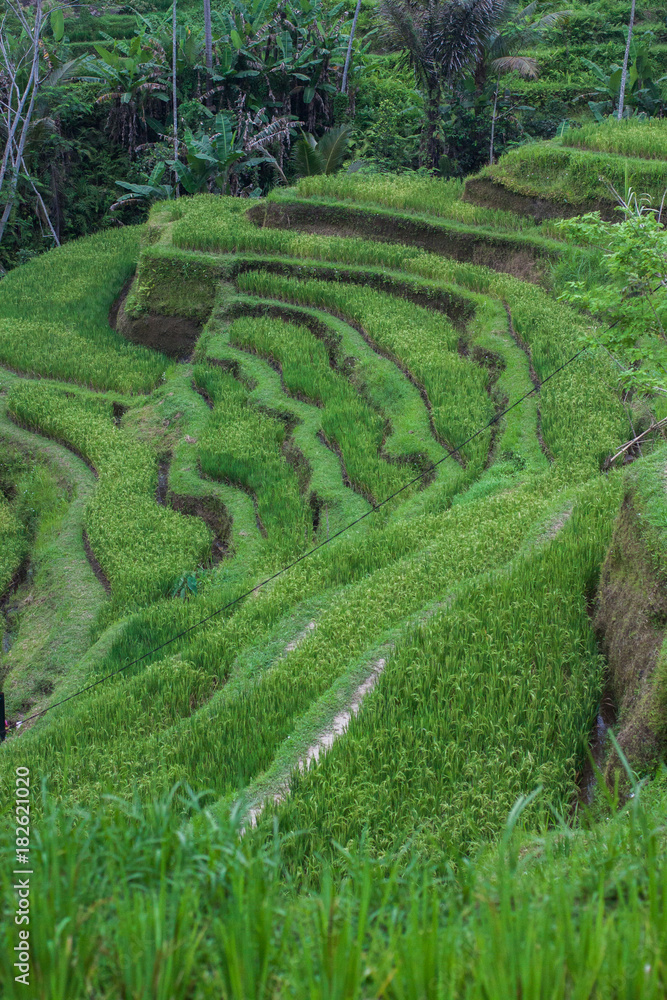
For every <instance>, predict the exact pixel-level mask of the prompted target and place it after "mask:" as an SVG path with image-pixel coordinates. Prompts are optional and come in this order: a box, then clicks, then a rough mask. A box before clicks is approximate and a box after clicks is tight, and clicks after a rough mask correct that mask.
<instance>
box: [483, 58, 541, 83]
mask: <svg viewBox="0 0 667 1000" xmlns="http://www.w3.org/2000/svg"><path fill="white" fill-rule="evenodd" d="M491 71H492V72H493V73H495V74H496V75H499V74H501V73H518V74H519V76H522V77H524V79H526V80H536V79H537V78H538V76H539V75H540V72H539V69H538V67H537V60H536V59H532V58H531V57H530V56H501V57H500V58H499V59H494V60H493V62H492V63H491Z"/></svg>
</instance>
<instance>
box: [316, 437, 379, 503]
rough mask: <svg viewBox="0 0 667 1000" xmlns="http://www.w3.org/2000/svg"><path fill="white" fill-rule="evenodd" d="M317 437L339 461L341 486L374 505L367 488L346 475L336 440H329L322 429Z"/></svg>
mask: <svg viewBox="0 0 667 1000" xmlns="http://www.w3.org/2000/svg"><path fill="white" fill-rule="evenodd" d="M317 438H318V440H319V441H321V442H322V444H323V445H324V447H325V448H328V449H329V451H332V452H333V453H334V455H336V456H337V457H338V461H339V462H340V474H341V478H342V480H343V486H347V487H348V488H349V489H351V490H353V491H354V492H355V493H358V494H359V496H361V497H363V498H364V500H367V501H368V503H369V504H370V505H371V507H374V506H375V499H374V498H373V496H372V494H370V493H369V492H368V491H367V490H362V489H361V488H360V487H359V486H357V485H356V484H355V483H353V482H352V480H351V479H350V477H349V475H348V472H347V467H346V465H345V459H344V458H343V452H342V451H341V450H340V446H339V445H338V443H337V442H336V441H330V440H329V438H328V437H327V436H326V434H325V433H324V431H322V430H320V431H318V432H317Z"/></svg>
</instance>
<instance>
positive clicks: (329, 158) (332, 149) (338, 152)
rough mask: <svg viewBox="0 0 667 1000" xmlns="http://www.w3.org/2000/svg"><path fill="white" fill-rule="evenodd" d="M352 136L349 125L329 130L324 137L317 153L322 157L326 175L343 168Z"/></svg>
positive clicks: (319, 143)
mask: <svg viewBox="0 0 667 1000" xmlns="http://www.w3.org/2000/svg"><path fill="white" fill-rule="evenodd" d="M351 135H352V128H351V127H350V126H349V125H340V126H339V127H338V128H332V129H329V131H328V132H327V133H326V134H325V135H323V136H322V138H321V139H320V141H319V142H318V144H317V151H318V153H319V154H320V156H321V157H322V162H323V164H324V173H325V174H333V173H335V172H336V171H337V170H338V169H339V168H340V167H341V166H342V163H343V160H344V159H345V154H346V153H347V147H348V144H349V141H350V136H351Z"/></svg>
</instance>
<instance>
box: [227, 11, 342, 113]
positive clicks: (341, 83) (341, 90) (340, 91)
mask: <svg viewBox="0 0 667 1000" xmlns="http://www.w3.org/2000/svg"><path fill="white" fill-rule="evenodd" d="M207 2H208V0H207ZM360 9H361V0H357V6H356V7H355V9H354V18H353V20H352V28H351V30H350V40H349V42H348V43H347V55H346V56H345V66H344V67H343V80H342V82H341V85H340V92H341V94H346V93H347V75H348V73H349V70H350V60H351V59H352V45H353V43H354V34H355V32H356V30H357V19H358V17H359V11H360Z"/></svg>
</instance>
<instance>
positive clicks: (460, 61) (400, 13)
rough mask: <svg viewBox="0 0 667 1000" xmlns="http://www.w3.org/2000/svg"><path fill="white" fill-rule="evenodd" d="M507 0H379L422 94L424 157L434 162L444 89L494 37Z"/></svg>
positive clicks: (437, 153)
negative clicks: (423, 97)
mask: <svg viewBox="0 0 667 1000" xmlns="http://www.w3.org/2000/svg"><path fill="white" fill-rule="evenodd" d="M506 6H507V0H421V2H418V0H382V2H381V4H380V14H381V16H382V18H383V20H384V22H385V25H386V34H387V39H388V41H389V42H390V44H392V45H393V46H394V47H396V48H402V49H404V50H405V57H406V60H407V62H408V64H409V65H410V66H411V67H412V69H413V70H414V73H415V77H416V80H417V85H418V86H419V87H420V88H421V89H422V90H423V91H424V93H425V96H426V130H425V135H424V140H423V143H422V152H421V158H422V162H424V163H425V164H427V165H428V166H436V164H437V162H438V159H439V156H440V148H439V143H438V140H437V139H436V131H437V127H438V122H439V118H440V101H441V97H442V94H443V91H444V90H445V89H446V88H447V87H451V86H452V85H453V83H454V82H455V80H456V79H457V78H458V77H460V76H461V75H462V74H463V72H464V71H465V70H466V69H467V68H468V67H469V66H470V65H471V64H472V63H474V62H475V60H476V59H477V58H478V54H479V52H480V51H482V50H483V49H484V47H485V45H486V44H487V42H488V41H489V40H490V39H491V38H492V37H493V32H494V29H495V28H496V26H497V25H498V23H499V22H500V20H501V18H502V16H503V13H504V11H505V9H506Z"/></svg>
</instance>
